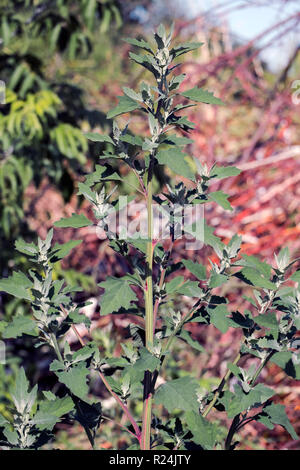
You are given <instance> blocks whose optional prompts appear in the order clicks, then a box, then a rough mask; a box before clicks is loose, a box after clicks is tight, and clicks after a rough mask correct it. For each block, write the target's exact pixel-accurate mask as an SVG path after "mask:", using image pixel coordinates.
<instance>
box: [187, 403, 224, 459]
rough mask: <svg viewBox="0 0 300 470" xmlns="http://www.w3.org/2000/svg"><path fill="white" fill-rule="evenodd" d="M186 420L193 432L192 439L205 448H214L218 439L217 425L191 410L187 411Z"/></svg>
mask: <svg viewBox="0 0 300 470" xmlns="http://www.w3.org/2000/svg"><path fill="white" fill-rule="evenodd" d="M184 416H185V420H186V423H187V426H188V429H189V431H191V433H192V434H193V438H192V440H193V441H194V442H195V443H196V444H199V445H200V446H201V447H203V449H205V450H212V449H213V448H214V446H215V444H216V440H217V432H218V429H217V426H216V424H213V423H210V422H209V421H207V419H206V418H203V416H201V415H199V414H198V413H195V412H192V411H189V412H187V413H185V415H184Z"/></svg>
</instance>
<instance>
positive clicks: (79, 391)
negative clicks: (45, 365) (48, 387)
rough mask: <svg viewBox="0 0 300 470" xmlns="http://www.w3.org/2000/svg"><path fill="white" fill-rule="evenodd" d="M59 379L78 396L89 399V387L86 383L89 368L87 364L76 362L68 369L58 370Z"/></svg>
mask: <svg viewBox="0 0 300 470" xmlns="http://www.w3.org/2000/svg"><path fill="white" fill-rule="evenodd" d="M55 374H56V375H57V377H58V380H59V381H60V382H61V383H63V384H64V385H65V386H66V387H67V388H68V389H69V390H70V391H71V392H72V393H73V394H74V395H75V396H76V397H78V398H81V399H82V400H84V401H86V400H87V394H88V391H89V387H88V385H87V383H86V381H87V376H88V374H89V370H88V369H87V367H86V366H85V364H83V363H80V364H75V365H74V366H73V367H71V368H70V369H68V370H64V371H61V372H59V371H56V372H55Z"/></svg>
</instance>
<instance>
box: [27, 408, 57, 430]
mask: <svg viewBox="0 0 300 470" xmlns="http://www.w3.org/2000/svg"><path fill="white" fill-rule="evenodd" d="M57 421H59V418H58V417H57V416H52V415H51V414H49V413H43V412H42V411H37V413H36V414H35V415H34V417H33V419H32V420H31V423H32V424H34V425H35V426H36V427H37V428H38V429H39V430H40V431H45V430H48V431H52V429H53V428H54V426H55V425H56V423H57Z"/></svg>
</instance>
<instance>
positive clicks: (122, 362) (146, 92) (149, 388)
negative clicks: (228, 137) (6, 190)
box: [0, 26, 300, 450]
mask: <svg viewBox="0 0 300 470" xmlns="http://www.w3.org/2000/svg"><path fill="white" fill-rule="evenodd" d="M171 38H172V32H170V33H169V34H167V33H166V31H165V28H164V27H163V26H160V27H159V28H158V30H157V32H156V33H155V35H154V40H155V44H156V49H153V45H151V44H150V43H148V42H146V41H145V40H142V39H141V40H137V39H128V42H129V43H130V44H132V45H133V46H135V47H138V48H141V49H142V50H143V52H144V54H142V55H137V54H135V53H130V57H131V59H132V60H134V61H135V62H137V63H138V64H140V65H141V66H142V67H145V68H146V69H147V70H148V71H149V72H151V74H152V75H153V76H154V78H155V81H156V83H155V85H151V86H150V85H149V84H147V83H142V84H141V86H140V90H139V91H138V92H136V91H134V90H131V89H129V88H126V87H125V88H124V89H123V90H124V95H123V96H121V97H119V103H118V105H117V106H116V107H115V108H114V109H113V110H112V111H110V112H109V113H108V118H109V119H112V118H115V117H116V116H119V115H121V114H126V113H128V112H132V111H136V110H139V111H141V112H142V113H144V114H146V116H147V118H148V123H149V136H148V137H145V138H142V137H139V136H135V135H133V134H132V132H131V131H130V130H129V127H128V124H127V125H125V127H124V128H123V129H120V127H119V126H118V124H117V123H116V122H114V124H113V133H112V135H111V136H109V135H103V134H88V135H87V137H88V138H89V139H90V140H91V141H94V142H107V143H109V144H110V146H111V148H112V149H113V150H112V151H106V152H104V154H103V155H101V156H100V157H99V158H100V159H101V161H102V160H103V161H107V160H111V161H112V163H113V164H114V165H115V168H113V167H112V166H110V165H109V164H107V163H105V164H101V165H97V166H96V169H95V171H94V172H93V173H91V174H89V175H88V176H87V177H86V180H85V182H84V183H79V185H78V189H79V194H80V195H83V196H84V197H85V198H86V199H87V200H88V201H89V202H90V203H91V205H92V206H93V210H94V215H95V219H96V220H97V221H98V227H99V228H101V229H102V230H103V231H104V232H105V233H106V234H107V236H108V238H109V239H110V246H111V247H112V248H113V249H114V250H115V251H116V252H117V253H118V254H119V255H121V256H123V257H124V258H125V259H126V261H127V263H128V266H129V272H128V273H127V274H126V275H125V276H123V277H121V278H118V277H108V278H106V280H105V281H103V282H101V283H100V284H99V286H100V287H101V288H103V289H104V294H102V295H101V297H100V312H101V315H102V316H105V315H108V314H122V315H126V316H127V315H128V316H129V315H130V318H132V317H133V316H134V317H135V318H136V319H137V321H136V322H133V323H132V324H130V325H129V332H130V336H131V339H130V340H129V341H127V342H125V343H123V344H122V345H121V346H122V350H123V354H122V356H121V357H112V356H111V355H110V356H109V357H102V356H101V354H100V352H99V349H98V347H97V345H96V344H95V342H88V343H86V344H85V342H84V340H83V339H82V338H81V336H80V334H79V333H78V329H77V326H76V325H77V324H81V323H84V324H85V325H86V326H87V327H88V326H89V319H88V318H86V317H85V316H84V315H82V314H81V313H80V308H81V307H82V305H80V304H77V303H76V302H75V297H74V295H75V294H76V292H77V290H78V289H77V288H76V287H74V286H71V287H68V286H66V285H65V284H64V281H63V280H62V281H59V280H53V277H52V273H53V265H54V264H55V263H56V262H57V261H59V260H60V259H62V258H63V257H64V256H66V255H67V254H68V253H69V252H70V250H71V249H73V248H76V246H77V245H78V244H79V243H80V240H72V241H70V242H68V243H65V244H63V245H58V244H56V245H54V246H52V243H51V242H52V236H53V231H52V230H51V231H50V232H49V233H48V235H47V238H46V239H45V240H41V239H39V240H38V244H37V245H35V244H33V243H30V244H28V243H26V242H23V241H20V240H19V241H18V242H17V243H16V249H17V250H19V251H20V252H21V253H23V254H26V255H28V256H30V259H31V262H32V263H34V264H35V266H36V269H32V270H30V271H29V274H28V275H27V276H26V275H25V274H23V273H21V272H15V273H13V275H12V276H11V277H10V278H8V279H2V280H1V281H0V290H2V291H4V292H6V293H8V294H11V295H14V296H15V297H19V298H23V299H25V300H27V301H28V302H30V303H31V305H32V310H33V319H30V318H28V317H23V316H15V317H14V318H13V321H12V322H11V323H10V324H8V325H4V326H3V327H2V328H1V330H2V331H3V338H16V337H19V336H22V335H23V334H27V335H31V336H32V337H35V338H36V341H37V344H36V345H37V346H38V345H40V344H43V345H45V344H47V345H48V346H50V348H51V349H52V351H53V352H54V354H55V356H56V358H55V359H54V360H53V362H52V363H51V366H50V370H51V371H52V372H54V374H55V375H56V377H57V379H58V381H59V382H60V383H61V384H63V385H64V386H65V389H66V396H65V398H62V400H65V401H66V403H67V404H68V406H67V408H68V409H64V410H63V411H64V413H69V417H70V418H72V419H76V420H78V421H79V422H80V423H81V424H82V426H83V427H84V429H85V431H86V433H87V435H88V438H89V440H90V442H91V445H92V446H94V442H95V441H94V439H95V435H96V432H97V430H98V428H99V426H100V423H101V420H102V414H101V405H100V404H99V403H98V402H93V401H90V399H89V398H88V391H89V387H88V384H87V378H88V375H89V373H91V371H96V372H97V373H98V374H99V376H100V379H101V380H102V382H103V384H104V385H105V387H106V389H107V390H108V392H109V393H110V394H111V395H112V397H114V399H115V400H116V402H117V404H118V405H119V407H120V409H121V410H122V412H123V413H124V415H125V417H126V418H127V421H128V424H129V426H128V427H125V430H126V431H128V433H129V434H130V436H131V437H132V445H131V446H130V449H136V448H138V449H141V450H147V449H154V448H163V449H192V448H193V449H195V448H196V449H205V450H210V449H217V448H223V449H227V450H231V449H234V448H235V447H236V445H237V442H235V441H234V437H235V434H236V433H237V432H238V431H240V430H241V429H242V428H243V426H245V425H246V424H247V423H249V422H250V421H258V422H260V423H262V424H264V425H265V426H267V427H268V428H269V429H272V428H273V427H274V426H275V425H278V424H279V425H281V426H283V427H285V428H286V430H287V431H288V432H289V433H290V435H291V437H292V438H293V439H296V438H297V435H296V433H295V431H294V429H293V427H292V425H291V423H290V422H289V420H288V418H287V415H286V414H285V410H284V407H283V406H282V405H280V404H275V403H274V402H272V400H271V398H272V397H273V396H274V391H273V390H272V389H271V388H269V387H266V386H265V385H263V384H262V383H257V380H258V378H259V377H260V374H261V372H262V370H263V368H265V367H266V365H267V364H268V363H269V361H272V362H273V363H275V364H277V365H279V366H280V367H281V368H282V369H284V370H285V371H286V372H287V374H289V375H291V376H292V377H294V378H297V379H299V378H300V367H299V354H298V352H297V351H298V349H297V348H298V341H297V337H296V334H297V330H298V329H299V328H300V317H299V306H300V291H299V288H298V287H292V286H291V285H292V283H299V282H300V271H296V272H294V274H292V275H290V274H289V271H290V268H291V267H292V266H293V265H294V263H295V261H296V260H294V261H291V260H290V255H289V252H288V250H287V249H285V248H283V249H282V250H281V251H280V253H279V254H278V255H277V256H276V255H275V260H274V261H275V263H274V266H271V265H269V264H267V263H266V262H263V261H260V260H259V259H257V258H256V257H254V256H247V255H242V257H239V251H240V246H241V237H239V236H237V235H235V236H234V237H233V238H232V239H231V241H230V242H229V243H228V244H227V245H225V244H224V243H223V242H222V241H221V240H220V239H219V238H218V237H216V236H215V235H214V234H213V231H212V229H210V227H208V226H207V225H206V224H205V223H204V221H203V225H202V224H200V228H199V226H198V229H197V230H195V224H194V223H193V222H192V223H191V224H186V223H185V224H184V235H185V237H186V238H187V239H190V238H191V236H192V235H193V237H194V239H195V241H197V242H202V243H204V244H206V245H209V246H210V247H211V249H212V250H213V251H214V252H215V254H216V256H217V257H218V259H219V261H218V262H212V261H210V263H209V266H204V265H203V264H200V263H198V262H194V261H192V260H190V259H182V260H181V261H180V262H179V263H174V262H173V261H172V250H173V247H174V244H175V243H176V239H177V238H178V233H179V229H180V223H181V221H182V211H183V210H184V209H185V208H186V207H187V206H188V207H191V206H192V207H200V206H201V205H203V204H205V203H208V202H216V203H217V204H219V205H220V206H221V207H222V208H224V209H229V210H230V209H231V206H230V203H229V201H228V196H227V195H226V194H224V193H223V192H222V191H217V192H212V191H210V184H211V182H213V181H215V180H216V179H222V178H227V177H230V176H233V175H236V174H238V173H239V170H238V169H237V168H235V167H221V166H216V165H214V166H213V167H212V168H208V167H207V166H206V165H200V164H199V163H198V164H196V162H195V161H193V160H192V159H191V157H188V156H187V155H186V154H185V153H184V152H183V151H182V150H181V147H182V146H184V145H185V144H187V143H189V142H190V139H187V138H186V137H182V136H180V135H177V134H174V133H173V134H170V133H169V131H170V130H171V129H176V130H183V131H188V130H189V129H192V128H193V123H191V122H189V121H188V120H187V118H186V117H183V116H181V115H180V111H181V110H182V109H184V108H186V107H189V106H194V105H193V104H189V103H188V102H187V100H188V99H191V100H193V101H195V102H200V103H206V104H212V105H223V103H222V101H221V100H220V99H218V98H216V97H215V96H214V95H213V94H212V93H210V92H208V91H206V90H203V89H200V88H197V87H195V88H193V89H192V90H188V91H185V92H184V93H179V92H178V89H179V86H180V84H181V82H182V81H183V79H184V76H183V75H177V76H176V75H175V76H174V75H172V72H173V71H174V70H175V69H176V67H177V62H176V58H177V57H179V56H181V55H182V54H184V53H187V52H189V51H192V50H194V49H196V48H198V47H200V46H201V43H188V44H180V45H175V46H172V45H171ZM182 98H183V99H184V101H182ZM176 100H178V103H177V102H176ZM118 165H119V167H120V166H121V165H126V166H128V167H129V168H130V171H132V172H133V173H134V175H135V177H136V184H137V185H138V187H135V186H134V194H133V195H132V198H134V197H137V196H138V197H140V198H141V199H142V200H144V201H145V204H146V213H147V231H146V234H145V236H144V237H142V236H140V237H135V235H136V233H134V234H133V235H130V236H131V238H130V236H127V237H126V238H125V237H122V236H121V235H122V234H120V233H118V232H115V231H114V230H113V228H112V225H111V224H110V220H111V219H110V218H109V215H111V214H112V213H114V212H113V211H115V212H116V211H119V212H120V211H121V210H122V208H124V204H123V202H122V200H119V201H118V200H116V199H113V194H114V190H115V188H111V187H110V185H111V184H112V183H113V184H118V183H120V182H122V176H121V172H120V174H119V173H118V171H117V169H118V168H119V167H118ZM158 166H163V168H164V169H165V171H166V172H167V174H168V176H167V175H165V176H166V181H167V183H168V184H166V185H165V188H166V189H165V190H164V191H165V192H161V193H160V194H155V192H154V190H153V182H154V178H155V174H156V170H157V167H158ZM196 168H197V170H198V174H197V175H196V174H195V169H196ZM173 173H175V174H177V175H180V176H182V177H184V178H185V181H186V180H187V179H188V180H190V181H191V184H189V187H187V186H186V185H184V184H183V183H182V182H181V183H179V184H177V185H175V186H172V185H171V184H169V183H170V177H169V176H170V174H173ZM156 186H157V185H156ZM132 198H131V199H132ZM154 202H156V207H157V208H158V209H159V211H161V212H162V213H163V214H164V215H166V214H167V222H168V223H167V227H168V229H169V235H170V236H169V239H168V240H165V239H159V238H158V237H157V235H156V232H155V231H156V228H157V227H156V224H157V219H155V213H154V205H153V203H154ZM92 225H93V222H92V221H91V220H89V219H88V218H87V217H86V216H85V215H83V214H73V215H72V217H70V218H66V219H61V220H60V221H58V222H56V223H55V226H56V227H58V228H63V227H73V228H78V227H87V226H92ZM208 267H209V268H210V269H208ZM183 268H185V269H186V270H187V271H188V272H189V273H190V274H191V275H192V276H194V278H195V280H194V281H192V280H189V279H188V280H185V278H184V276H182V275H178V271H179V270H182V269H183ZM233 276H234V277H236V278H238V279H240V280H241V281H242V282H244V283H246V284H247V285H248V286H252V287H253V288H254V289H253V297H249V296H248V297H245V302H247V303H248V304H250V305H251V309H252V310H251V311H250V310H248V309H245V310H244V312H243V313H241V312H237V311H234V312H231V311H229V310H228V307H229V303H228V299H227V298H226V297H224V296H221V295H218V294H220V292H219V290H216V289H218V288H219V287H220V286H223V285H225V284H227V283H228V282H230V278H231V277H233ZM287 281H288V282H287ZM290 281H291V282H290ZM286 283H287V284H286ZM140 294H142V296H141V295H140ZM182 297H184V299H182ZM186 298H187V299H190V300H189V301H188V302H186V303H185V299H186ZM191 305H192V306H191ZM178 306H179V310H178V308H176V307H178ZM189 323H199V324H202V325H210V324H212V325H214V326H215V327H216V328H217V329H219V330H220V331H221V332H222V333H225V332H226V331H227V330H228V328H236V329H240V330H241V333H242V335H243V339H242V341H241V344H240V351H239V353H238V354H237V356H236V357H235V358H234V359H233V360H232V362H230V363H228V371H227V372H226V374H225V375H224V377H223V378H221V380H220V383H219V385H218V386H217V388H216V389H215V390H213V391H212V392H210V393H208V394H203V393H202V391H201V387H200V386H199V382H198V381H197V380H196V379H195V378H193V377H189V376H186V375H185V376H180V374H178V378H175V379H173V380H166V381H165V382H164V383H162V384H160V385H159V386H158V387H157V386H156V384H157V380H158V378H159V376H160V373H161V370H162V366H163V365H164V364H165V363H166V362H167V361H168V357H170V355H171V354H172V345H173V343H174V341H175V340H176V339H179V340H182V341H184V342H185V343H187V344H188V345H189V346H191V347H193V348H195V350H196V351H198V352H200V353H203V352H204V351H203V347H202V346H201V345H200V344H199V343H198V342H197V341H195V340H194V339H193V338H192V336H191V334H190V333H189V331H188V330H187V329H186V328H185V327H186V325H188V324H189ZM141 325H144V326H143V327H142V326H141ZM70 328H71V329H73V331H74V332H75V334H76V335H77V338H78V341H79V343H80V345H81V348H80V349H78V350H77V351H76V352H72V351H71V349H70V346H69V344H68V342H66V341H65V342H64V347H62V342H63V341H61V340H63V338H64V336H65V334H66V333H67V331H69V329H70ZM247 357H254V358H256V360H257V364H255V365H252V366H251V367H250V368H247V367H242V366H241V365H240V359H241V358H247ZM107 370H109V373H106V372H107ZM232 378H235V380H234V381H233V382H234V383H233V385H232V387H229V384H230V383H232V381H231V382H230V379H232ZM20 381H22V383H25V382H26V379H25V377H24V373H23V372H20V375H19V376H18V379H17V386H16V390H17V392H15V394H16V393H18V394H20V395H21V396H20V400H21V401H22V403H23V405H22V406H23V407H26V413H22V411H20V410H19V408H18V406H19V405H18V403H19V402H16V401H15V405H16V409H17V417H16V419H14V421H13V422H11V423H7V422H6V421H4V420H3V421H1V422H0V426H1V427H2V429H3V431H2V434H3V437H2V445H7V446H10V447H21V448H28V447H29V448H30V447H39V446H38V443H39V442H40V441H39V439H38V438H37V437H36V436H37V435H38V432H44V431H45V429H46V430H47V431H48V432H50V428H51V429H52V427H53V426H54V424H55V422H56V421H59V419H60V417H61V415H62V414H61V413H58V412H57V411H56V409H55V410H54V411H55V412H52V411H51V410H52V408H51V406H54V405H51V400H52V398H53V395H52V392H51V394H49V397H47V398H49V399H50V405H49V404H47V403H46V404H41V405H39V408H38V411H37V412H36V411H35V410H33V402H34V399H33V398H32V394H33V392H31V393H28V392H27V389H28V386H27V385H22V387H21V386H20V385H19V384H20ZM34 390H35V389H34ZM34 393H35V392H34ZM33 395H34V394H33ZM70 400H71V401H70ZM141 401H142V402H143V411H142V413H141V416H135V413H134V411H133V406H132V404H135V403H137V402H141ZM71 403H72V405H71ZM49 407H50V408H51V410H50V411H49ZM213 408H215V409H216V410H219V411H220V412H224V413H225V414H226V416H227V417H228V418H229V419H230V420H232V421H231V425H230V427H229V430H228V432H227V434H226V437H225V439H224V432H223V428H222V432H221V433H220V432H219V427H218V425H217V424H216V423H215V422H212V421H210V420H208V415H209V413H210V411H211V410H212V409H213ZM162 410H164V411H162ZM23 411H24V410H23ZM20 413H21V415H22V416H20ZM40 413H43V416H44V419H45V423H47V424H43V426H46V428H45V427H41V425H39V424H37V423H40V421H39V420H38V419H37V417H36V415H37V414H40ZM24 419H25V420H26V423H25V424H24ZM22 420H23V421H22ZM48 423H49V424H48ZM50 423H51V426H50ZM25 425H26V426H27V427H26V429H29V431H28V433H27V434H26V436H29V437H26V439H25V438H24V426H25ZM121 426H123V425H121ZM31 436H33V437H31ZM3 443H4V444H3Z"/></svg>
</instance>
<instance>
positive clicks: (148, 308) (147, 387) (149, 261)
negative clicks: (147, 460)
mask: <svg viewBox="0 0 300 470" xmlns="http://www.w3.org/2000/svg"><path fill="white" fill-rule="evenodd" d="M147 215H148V242H147V253H146V266H147V277H146V286H145V334H146V348H148V349H149V350H150V351H151V349H152V346H153V338H154V329H153V324H154V322H153V282H152V274H153V273H152V271H153V212H152V167H151V163H150V167H149V171H148V184H147ZM152 395H153V394H152V374H151V373H150V372H149V371H146V372H145V377H144V397H143V401H144V404H143V419H142V422H143V423H142V435H141V450H150V445H151V421H152Z"/></svg>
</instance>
